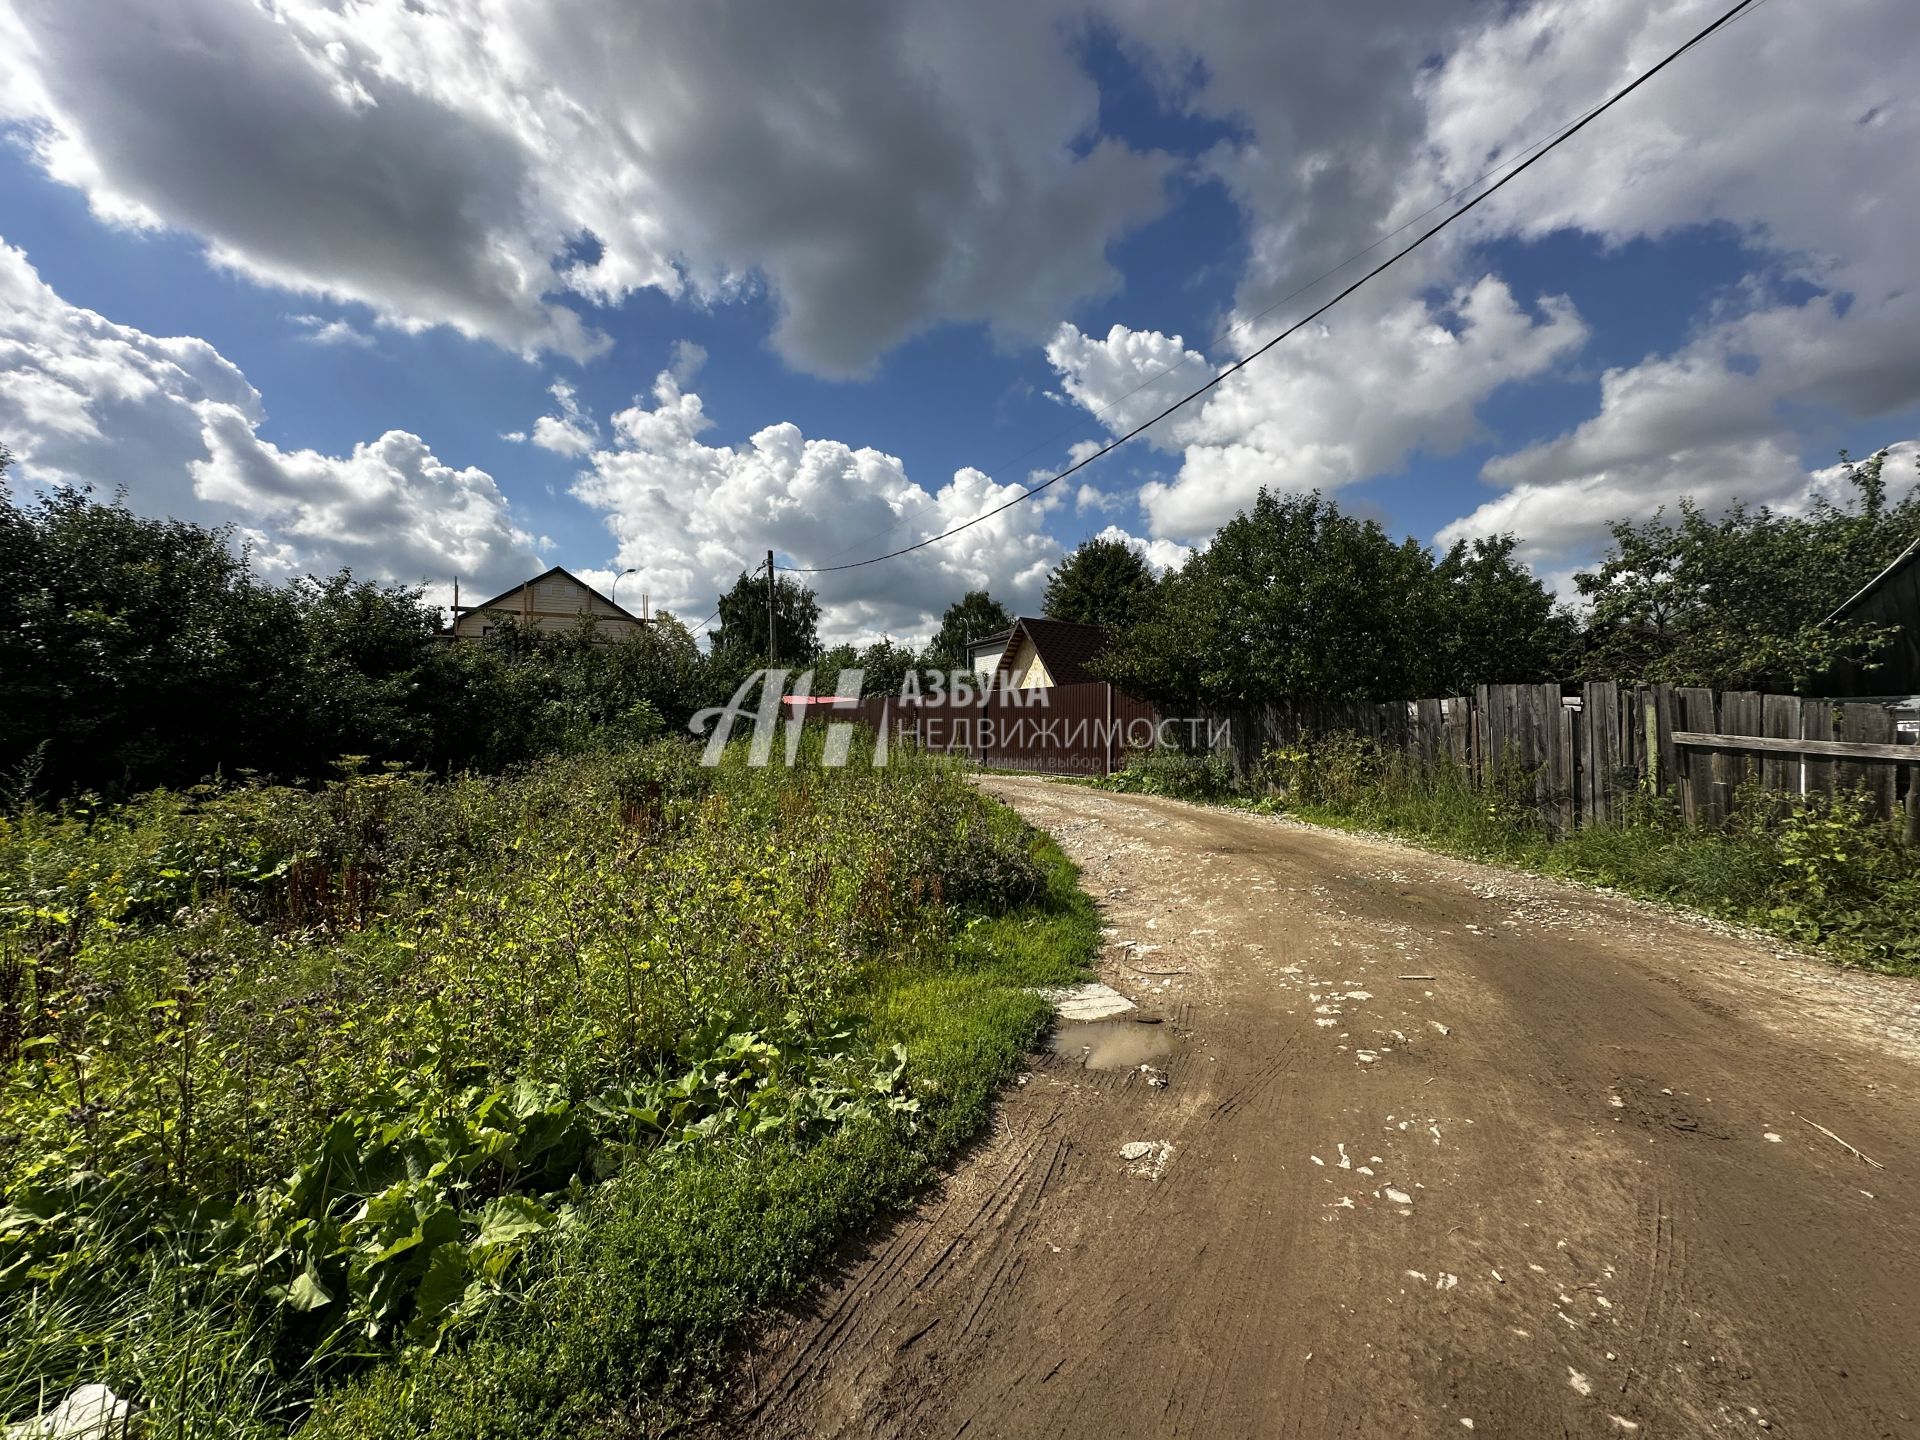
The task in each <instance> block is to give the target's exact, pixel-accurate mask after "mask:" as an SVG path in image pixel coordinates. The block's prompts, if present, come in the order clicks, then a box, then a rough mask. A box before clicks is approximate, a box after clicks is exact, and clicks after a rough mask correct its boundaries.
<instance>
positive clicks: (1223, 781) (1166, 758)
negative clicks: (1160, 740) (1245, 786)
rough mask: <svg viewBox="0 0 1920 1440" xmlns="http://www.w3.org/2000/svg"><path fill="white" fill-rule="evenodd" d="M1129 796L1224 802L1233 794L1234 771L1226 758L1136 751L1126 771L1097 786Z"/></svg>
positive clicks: (1169, 752) (1120, 771) (1171, 751)
mask: <svg viewBox="0 0 1920 1440" xmlns="http://www.w3.org/2000/svg"><path fill="white" fill-rule="evenodd" d="M1096 783H1097V784H1099V785H1100V786H1101V787H1102V788H1104V789H1108V790H1119V791H1123V792H1125V793H1127V794H1130V795H1166V796H1170V797H1171V798H1173V799H1175V800H1201V801H1204V800H1221V799H1225V798H1226V797H1227V796H1228V795H1231V794H1232V793H1233V769H1232V767H1231V766H1230V765H1228V763H1227V760H1226V757H1225V756H1223V755H1214V754H1206V755H1189V754H1186V753H1185V752H1183V751H1179V750H1137V751H1134V752H1133V753H1132V754H1130V755H1128V756H1127V763H1126V766H1125V767H1124V768H1123V769H1120V770H1117V771H1115V772H1114V773H1113V774H1111V775H1109V776H1107V777H1105V778H1104V779H1102V780H1100V781H1098V782H1096Z"/></svg>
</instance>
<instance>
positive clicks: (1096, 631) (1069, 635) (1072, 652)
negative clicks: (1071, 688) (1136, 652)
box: [1000, 615, 1107, 685]
mask: <svg viewBox="0 0 1920 1440" xmlns="http://www.w3.org/2000/svg"><path fill="white" fill-rule="evenodd" d="M1013 632H1014V633H1013V636H1009V638H1008V640H1007V653H1006V654H1005V655H1003V656H1002V657H1001V659H1000V664H1001V667H1002V668H1003V669H1004V668H1005V667H1006V665H1007V664H1008V662H1009V661H1011V660H1012V658H1013V653H1014V650H1015V649H1016V648H1017V645H1016V641H1015V638H1014V637H1016V636H1018V635H1020V634H1022V633H1024V634H1025V635H1026V637H1027V639H1029V640H1031V641H1032V642H1033V648H1034V651H1035V653H1036V654H1038V655H1039V657H1040V663H1041V664H1042V665H1045V666H1046V667H1047V674H1049V675H1051V676H1052V677H1053V683H1054V684H1056V685H1085V684H1087V683H1088V682H1090V681H1091V680H1092V679H1093V676H1092V675H1090V674H1088V673H1087V665H1088V663H1089V662H1090V661H1092V660H1094V659H1096V658H1098V657H1099V656H1100V655H1101V654H1102V653H1103V652H1104V651H1105V650H1106V648H1107V630H1106V627H1105V626H1104V625H1080V624H1076V623H1075V622H1074V621H1071V620H1048V619H1045V618H1042V617H1038V616H1031V615H1022V616H1021V617H1020V618H1019V619H1018V620H1016V621H1014V622H1013Z"/></svg>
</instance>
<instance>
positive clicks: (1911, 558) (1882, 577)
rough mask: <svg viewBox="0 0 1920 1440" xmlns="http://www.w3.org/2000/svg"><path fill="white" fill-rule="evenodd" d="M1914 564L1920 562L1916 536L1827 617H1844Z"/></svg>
mask: <svg viewBox="0 0 1920 1440" xmlns="http://www.w3.org/2000/svg"><path fill="white" fill-rule="evenodd" d="M1914 564H1920V538H1916V539H1915V540H1914V542H1913V543H1912V544H1911V545H1909V546H1907V548H1906V549H1904V550H1902V551H1901V552H1900V553H1899V554H1898V555H1896V556H1895V557H1894V560H1893V563H1892V564H1891V565H1889V566H1887V568H1886V569H1884V570H1882V571H1881V572H1880V573H1879V574H1878V575H1876V576H1874V577H1873V579H1871V580H1869V581H1868V582H1867V583H1866V584H1864V585H1862V586H1861V587H1860V588H1859V589H1858V590H1857V591H1855V592H1854V593H1853V595H1852V596H1851V597H1849V598H1848V599H1847V600H1846V601H1845V602H1843V603H1842V604H1841V605H1840V607H1839V608H1838V609H1836V610H1835V611H1834V612H1833V614H1831V615H1829V616H1828V617H1827V618H1828V619H1829V620H1838V619H1840V618H1842V617H1843V616H1844V615H1846V613H1847V612H1848V611H1849V610H1851V609H1853V608H1854V607H1855V606H1856V605H1858V604H1859V603H1860V602H1861V601H1862V600H1865V599H1866V598H1867V597H1868V596H1869V595H1871V594H1873V593H1874V591H1876V590H1878V589H1880V588H1881V587H1882V586H1885V585H1887V584H1889V583H1891V581H1892V580H1893V578H1894V577H1895V576H1896V575H1898V574H1899V573H1900V572H1901V571H1903V570H1905V569H1906V568H1907V567H1908V566H1909V565H1914Z"/></svg>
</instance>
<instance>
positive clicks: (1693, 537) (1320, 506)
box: [1094, 453, 1920, 711]
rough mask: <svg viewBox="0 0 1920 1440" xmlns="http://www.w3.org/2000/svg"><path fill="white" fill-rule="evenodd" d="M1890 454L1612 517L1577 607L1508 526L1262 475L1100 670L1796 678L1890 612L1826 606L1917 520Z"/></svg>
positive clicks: (1408, 694) (1202, 699)
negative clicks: (1796, 496)
mask: <svg viewBox="0 0 1920 1440" xmlns="http://www.w3.org/2000/svg"><path fill="white" fill-rule="evenodd" d="M1886 459H1887V457H1886V455H1885V454H1884V453H1882V454H1879V455H1874V456H1872V457H1869V458H1868V459H1866V460H1863V461H1860V462H1857V463H1856V462H1853V461H1850V460H1847V459H1846V457H1845V456H1844V455H1843V456H1842V463H1841V466H1840V468H1839V470H1838V472H1837V474H1836V476H1835V478H1834V480H1833V483H1832V484H1831V485H1830V486H1829V487H1828V488H1829V490H1830V492H1831V493H1827V494H1822V495H1820V496H1818V497H1817V498H1816V499H1815V501H1814V502H1813V503H1812V504H1811V505H1810V506H1808V507H1807V508H1806V509H1805V510H1804V511H1802V512H1799V513H1791V514H1789V513H1786V512H1782V511H1777V510H1771V509H1768V508H1767V507H1765V506H1760V507H1757V508H1749V507H1744V506H1740V505H1737V504H1736V505H1734V506H1733V507H1731V508H1730V509H1728V510H1727V511H1726V512H1725V513H1719V514H1716V513H1709V512H1707V511H1705V510H1702V509H1700V508H1699V507H1698V506H1696V505H1695V504H1694V503H1693V502H1692V501H1690V500H1685V499H1683V500H1681V501H1680V503H1679V509H1678V514H1677V515H1675V516H1672V517H1669V516H1668V515H1666V514H1664V513H1657V514H1655V515H1654V516H1653V517H1652V518H1650V519H1647V520H1644V521H1640V522H1637V523H1636V522H1631V521H1621V522H1619V523H1618V524H1616V525H1614V526H1613V528H1612V543H1611V545H1610V547H1609V549H1608V551H1607V553H1606V554H1605V555H1604V556H1602V557H1601V559H1600V562H1599V563H1598V564H1597V565H1595V566H1594V567H1593V568H1592V569H1591V570H1589V571H1585V572H1583V573H1581V574H1579V575H1578V576H1576V577H1575V581H1576V585H1577V588H1578V590H1579V594H1580V599H1581V601H1582V609H1581V611H1580V612H1578V613H1576V612H1575V611H1573V610H1571V609H1568V608H1566V607H1564V606H1561V605H1558V604H1557V603H1556V602H1555V599H1554V597H1553V594H1552V593H1551V592H1550V591H1549V590H1548V589H1547V588H1546V587H1545V586H1544V585H1543V584H1542V583H1541V582H1540V580H1539V579H1538V578H1536V577H1535V576H1534V575H1533V574H1532V573H1531V571H1530V570H1529V569H1528V568H1527V567H1526V565H1525V564H1523V563H1522V561H1521V558H1520V555H1519V541H1517V540H1516V538H1515V537H1514V536H1511V535H1501V536H1489V537H1486V538H1483V539H1478V540H1475V541H1473V542H1471V543H1468V542H1466V541H1461V542H1457V543H1456V544H1454V545H1453V546H1452V547H1451V548H1450V549H1448V550H1447V551H1446V552H1445V553H1443V554H1436V553H1435V552H1433V551H1431V550H1429V549H1428V548H1427V547H1426V546H1424V545H1422V544H1420V543H1419V542H1418V541H1415V540H1412V539H1405V540H1400V541H1396V540H1394V539H1393V538H1392V537H1391V536H1390V535H1389V534H1388V533H1387V532H1386V531H1385V530H1384V529H1383V528H1382V527H1381V526H1380V525H1379V524H1378V523H1377V522H1375V521H1372V520H1362V519H1360V518H1359V517H1357V516H1354V515H1350V514H1347V513H1346V512H1344V511H1342V510H1341V509H1340V508H1339V506H1337V505H1336V504H1334V503H1333V502H1331V501H1328V500H1324V499H1322V498H1321V497H1320V496H1319V495H1318V494H1311V495H1299V496H1281V495H1277V494H1271V493H1267V492H1264V491H1263V492H1262V493H1261V495H1260V497H1259V498H1258V499H1257V500H1256V501H1255V502H1254V505H1253V507H1252V508H1251V509H1250V510H1248V511H1246V512H1244V513H1242V514H1240V515H1238V516H1236V517H1235V518H1234V519H1232V520H1231V521H1229V522H1228V523H1227V524H1226V525H1225V526H1223V527H1222V528H1221V530H1220V532H1219V533H1218V534H1217V535H1215V536H1214V537H1213V539H1212V541H1211V542H1210V543H1208V544H1207V545H1205V546H1203V547H1201V548H1200V549H1198V550H1196V551H1195V552H1194V553H1193V554H1192V555H1191V556H1190V557H1189V558H1188V559H1187V561H1186V562H1185V563H1184V564H1183V565H1181V566H1180V567H1179V568H1177V569H1175V570H1172V571H1169V572H1168V573H1167V574H1166V575H1165V576H1164V577H1162V578H1161V579H1160V580H1159V581H1158V582H1157V583H1156V584H1155V585H1154V586H1153V588H1152V591H1151V593H1150V595H1149V597H1148V598H1147V599H1145V600H1144V601H1140V600H1138V599H1129V600H1128V602H1127V603H1126V604H1125V605H1124V606H1123V607H1122V609H1123V610H1124V614H1125V619H1126V622H1127V623H1124V624H1116V625H1115V627H1114V628H1115V631H1116V634H1115V639H1114V644H1113V648H1112V649H1111V650H1110V651H1109V652H1108V654H1107V655H1106V656H1105V657H1103V658H1102V659H1101V660H1100V661H1098V662H1096V664H1095V667H1094V668H1095V670H1096V671H1097V672H1098V673H1100V674H1102V675H1104V676H1105V677H1107V678H1109V679H1111V680H1113V681H1114V683H1115V684H1117V685H1119V686H1121V687H1122V688H1123V689H1125V690H1128V691H1129V692H1131V693H1133V694H1135V695H1139V696H1141V697H1143V698H1145V699H1149V700H1153V701H1155V702H1156V703H1157V704H1160V705H1161V706H1163V707H1165V708H1168V709H1172V710H1176V711H1177V710H1182V709H1185V708H1188V707H1192V706H1195V705H1203V706H1208V707H1212V708H1216V709H1233V708H1235V707H1239V706H1244V705H1258V704H1264V703H1267V702H1271V701H1277V700H1287V699H1295V700H1318V701H1327V700H1409V699H1418V698H1424V697H1428V696H1440V695H1464V694H1467V693H1469V692H1470V691H1471V689H1472V687H1473V686H1475V685H1480V684H1506V683H1524V682H1529V681H1537V680H1541V679H1546V678H1563V677H1564V678H1571V679H1590V680H1623V681H1634V682H1654V681H1665V682H1670V683H1674V684H1681V685H1705V686H1709V687H1712V688H1716V689H1740V688H1747V687H1755V688H1761V689H1775V690H1782V691H1785V690H1804V689H1806V688H1808V687H1811V686H1815V685H1816V684H1818V682H1820V681H1821V679H1822V677H1823V676H1824V675H1826V674H1827V673H1828V672H1829V671H1830V670H1831V669H1832V668H1833V667H1835V666H1836V665H1842V664H1849V663H1866V664H1869V665H1870V664H1871V662H1872V660H1873V658H1874V657H1875V656H1876V655H1877V654H1879V653H1881V652H1882V651H1884V649H1885V646H1886V641H1887V632H1886V629H1885V627H1880V626H1872V625H1867V624H1864V623H1862V622H1858V621H1845V620H1842V621H1835V620H1832V619H1831V618H1830V616H1831V615H1832V614H1833V612H1834V610H1835V609H1836V607H1838V606H1839V605H1840V604H1841V602H1842V601H1844V600H1846V599H1847V598H1848V597H1849V596H1851V595H1853V594H1854V593H1855V592H1856V591H1858V590H1859V589H1860V587H1861V586H1863V585H1865V584H1866V583H1867V582H1868V581H1869V580H1871V579H1872V578H1873V577H1874V576H1875V575H1877V574H1879V573H1880V571H1881V570H1883V569H1884V568H1885V567H1886V566H1887V565H1888V564H1890V563H1891V562H1892V561H1893V560H1894V559H1895V557H1897V556H1898V555H1899V554H1900V553H1901V552H1902V551H1903V550H1904V549H1905V548H1906V547H1907V546H1908V545H1910V544H1911V543H1913V541H1914V539H1915V537H1916V536H1920V489H1915V488H1911V487H1910V486H1905V485H1903V486H1902V487H1901V488H1902V489H1903V490H1904V494H1903V495H1902V497H1901V498H1899V499H1897V500H1896V499H1895V498H1894V496H1893V486H1892V485H1890V483H1889V478H1888V477H1887V475H1886V473H1885V465H1886ZM1906 478H1907V477H1902V479H1903V480H1904V479H1906ZM1136 622H1137V623H1136ZM1867 673H1868V675H1869V677H1871V674H1872V671H1871V669H1869V670H1868V672H1867Z"/></svg>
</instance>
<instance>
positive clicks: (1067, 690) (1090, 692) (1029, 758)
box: [833, 682, 1164, 775]
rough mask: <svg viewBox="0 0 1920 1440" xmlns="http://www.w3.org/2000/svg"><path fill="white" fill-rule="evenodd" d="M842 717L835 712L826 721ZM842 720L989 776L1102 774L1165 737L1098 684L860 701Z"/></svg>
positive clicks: (1133, 705)
mask: <svg viewBox="0 0 1920 1440" xmlns="http://www.w3.org/2000/svg"><path fill="white" fill-rule="evenodd" d="M841 714H842V712H841V709H840V707H835V711H834V716H833V718H841ZM847 715H848V718H853V719H857V720H859V721H861V722H863V723H864V724H867V725H870V726H872V727H873V728H874V729H875V730H878V731H883V732H884V733H886V734H887V735H888V736H889V737H890V738H894V739H898V738H904V739H907V740H909V741H911V742H912V743H914V744H917V745H919V746H921V747H922V748H924V749H928V750H938V751H942V752H945V753H948V754H953V755H963V756H966V757H967V758H968V759H970V760H972V761H974V762H975V763H976V764H979V765H984V766H987V767H988V768H990V769H995V770H1032V771H1035V772H1038V773H1042V774H1050V775H1108V774H1111V773H1112V772H1113V771H1114V770H1116V769H1118V768H1119V767H1120V766H1121V765H1122V764H1124V763H1125V761H1126V756H1127V753H1128V752H1129V751H1131V750H1150V749H1152V748H1154V746H1155V745H1156V744H1158V743H1161V741H1162V739H1163V738H1164V737H1163V736H1162V735H1161V733H1160V717H1159V716H1158V715H1157V714H1156V713H1155V712H1154V709H1153V707H1152V706H1151V705H1149V704H1147V703H1146V702H1145V701H1144V700H1136V699H1134V698H1133V697H1132V696H1131V695H1124V694H1122V693H1121V692H1119V691H1118V690H1115V689H1114V688H1113V687H1112V686H1111V685H1106V684H1101V683H1098V682H1095V683H1092V684H1085V685H1054V686H1050V687H1047V688H1044V689H1034V690H1008V689H1004V688H996V689H994V690H992V691H990V692H986V691H983V690H981V689H974V690H971V691H968V692H963V693H962V694H961V695H959V696H958V697H955V696H953V695H950V694H947V695H939V696H932V695H929V696H926V697H923V698H920V699H910V700H897V699H891V698H888V699H870V700H862V701H859V702H858V703H857V704H856V705H854V706H852V707H848V710H847Z"/></svg>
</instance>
